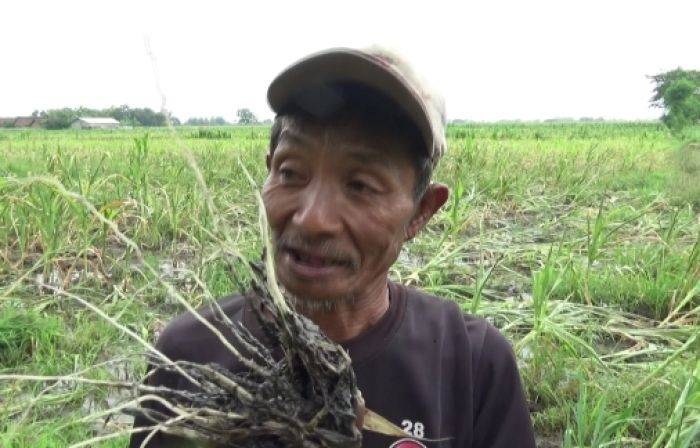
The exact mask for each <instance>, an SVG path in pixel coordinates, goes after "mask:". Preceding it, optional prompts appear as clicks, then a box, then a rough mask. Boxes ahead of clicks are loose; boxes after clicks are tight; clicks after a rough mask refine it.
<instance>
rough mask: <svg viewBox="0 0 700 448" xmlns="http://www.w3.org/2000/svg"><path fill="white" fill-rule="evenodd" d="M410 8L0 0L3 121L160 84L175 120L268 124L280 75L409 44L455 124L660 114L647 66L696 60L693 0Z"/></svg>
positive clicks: (143, 101) (151, 91) (142, 96)
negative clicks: (302, 60) (248, 118)
mask: <svg viewBox="0 0 700 448" xmlns="http://www.w3.org/2000/svg"><path fill="white" fill-rule="evenodd" d="M408 4H409V2H406V1H397V2H393V1H381V0H371V1H359V0H353V1H342V2H333V1H319V2H312V1H302V0H293V1H282V2H277V1H254V0H250V1H248V2H241V1H238V2H234V1H218V2H215V1H203V0H198V1H196V2H195V1H191V2H175V1H169V2H165V1H111V2H99V1H85V2H82V1H81V2H78V1H64V2H58V1H43V0H40V1H37V0H33V1H29V2H22V1H11V0H2V4H1V7H0V42H1V43H2V48H1V50H0V61H1V62H0V116H12V115H22V114H24V115H28V114H31V112H32V111H33V110H35V109H39V110H42V109H49V108H58V107H65V106H70V107H76V106H81V105H82V106H87V107H94V108H102V107H107V106H110V105H119V104H128V105H130V106H147V107H151V108H154V109H160V107H161V96H160V94H159V93H158V89H157V87H156V85H157V83H156V78H159V80H160V86H161V88H162V91H163V94H164V95H165V97H166V108H167V109H168V110H171V111H173V113H174V114H175V116H177V117H179V118H180V119H183V120H184V119H187V118H188V117H193V116H217V115H221V116H224V117H226V118H228V119H229V120H234V119H235V112H236V110H237V109H239V108H242V107H248V108H250V109H252V110H253V112H254V113H255V114H256V115H258V117H259V118H261V119H262V118H270V117H271V116H272V112H271V111H270V109H269V108H268V106H267V103H266V100H265V92H266V89H267V85H268V84H269V82H270V80H271V79H272V78H273V77H274V76H275V75H276V74H277V72H279V71H280V70H282V69H283V68H284V67H285V66H287V65H288V64H290V63H292V62H293V61H294V60H296V59H298V58H299V57H301V56H303V55H305V54H307V53H309V52H313V51H316V50H320V49H323V48H327V47H333V46H366V45H370V44H380V45H384V46H387V47H390V48H393V49H396V50H398V51H399V52H401V53H402V54H404V55H405V56H406V57H407V58H408V59H409V60H411V61H412V62H413V63H414V65H415V67H416V69H417V70H418V71H419V72H421V73H422V74H423V75H424V77H425V78H427V79H428V81H430V83H431V85H432V86H433V87H434V88H435V89H436V90H438V91H440V92H441V93H442V94H443V95H444V96H445V98H446V102H447V114H448V117H449V118H452V119H454V118H465V119H472V120H501V119H521V120H533V119H545V118H552V117H585V116H587V117H604V118H609V119H650V118H656V117H658V116H659V115H660V111H659V110H658V109H651V108H649V106H648V100H649V97H650V96H651V88H652V86H651V84H650V83H649V80H648V79H647V77H646V75H651V74H654V73H658V72H660V71H665V70H669V69H673V68H675V67H678V66H681V67H683V68H693V69H700V34H698V17H700V1H698V0H685V1H677V0H664V1H661V0H659V1H643V0H642V1H640V0H638V1H620V0H605V1H598V0H571V1H566V0H559V1H523V0H515V1H497V0H471V1H460V2H443V1H438V0H429V1H425V2H415V6H407V5H408ZM145 41H148V42H150V48H151V51H152V54H153V58H151V57H149V55H148V51H147V48H146V45H145V43H144V42H145ZM152 61H155V64H153V63H152ZM154 65H155V67H157V70H154ZM156 72H157V73H158V75H157V76H156V75H155V73H156Z"/></svg>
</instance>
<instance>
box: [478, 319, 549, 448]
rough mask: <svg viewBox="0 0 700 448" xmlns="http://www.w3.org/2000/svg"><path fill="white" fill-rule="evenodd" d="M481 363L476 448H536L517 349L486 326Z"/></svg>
mask: <svg viewBox="0 0 700 448" xmlns="http://www.w3.org/2000/svg"><path fill="white" fill-rule="evenodd" d="M478 359H479V361H478V364H477V365H476V366H475V370H476V373H475V379H476V381H475V384H474V394H475V402H474V444H473V446H474V447H475V448H476V447H478V448H506V447H515V446H517V447H522V448H529V447H532V448H534V447H535V436H534V431H533V428H532V421H531V419H530V413H529V411H528V407H527V401H526V399H525V394H524V392H523V388H522V383H521V381H520V374H519V373H518V365H517V362H516V360H515V355H514V354H513V349H512V348H511V346H510V344H509V343H508V341H507V340H506V338H505V337H503V335H502V334H501V333H500V332H499V331H498V330H497V329H496V328H495V327H493V326H492V325H490V324H486V330H485V334H484V338H483V344H482V347H481V354H480V356H478Z"/></svg>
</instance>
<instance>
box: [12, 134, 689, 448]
mask: <svg viewBox="0 0 700 448" xmlns="http://www.w3.org/2000/svg"><path fill="white" fill-rule="evenodd" d="M696 134H697V133H696ZM268 136H269V128H268V127H262V126H260V127H242V126H241V127H220V128H194V127H178V128H175V129H172V130H169V129H164V128H163V129H161V128H158V129H152V130H148V131H146V130H145V129H129V130H115V131H38V130H23V131H19V130H0V447H3V448H18V447H37V448H41V447H65V446H70V445H71V444H78V443H79V442H81V441H86V440H89V439H91V438H94V437H99V438H102V439H101V440H100V441H99V442H98V441H94V442H89V443H88V444H87V446H98V445H99V446H109V447H123V446H125V445H126V441H127V440H128V435H126V434H125V433H124V431H128V429H129V428H130V420H129V417H127V416H124V415H119V413H117V414H116V415H114V416H111V417H107V414H104V413H102V411H104V410H106V409H109V408H111V407H115V406H118V405H119V404H120V403H121V402H122V401H123V399H124V396H123V395H122V392H119V391H118V390H115V389H114V388H112V387H111V386H110V384H112V382H118V381H138V380H140V378H141V377H142V376H143V374H144V373H145V349H144V346H143V344H141V343H140V342H139V339H140V340H142V341H147V342H151V343H153V342H154V341H155V339H156V338H157V336H158V334H159V331H160V330H161V329H162V328H163V326H164V325H165V324H166V323H167V322H168V320H170V319H171V318H172V317H174V316H176V315H177V314H180V313H182V312H183V311H185V308H184V306H183V304H182V303H181V302H180V300H178V297H184V298H185V300H186V301H187V302H188V303H189V304H190V305H192V306H194V307H197V306H201V305H202V304H203V303H204V302H205V301H206V300H209V299H211V298H216V297H221V296H224V295H227V294H230V293H232V292H235V290H236V283H235V281H234V279H233V273H234V272H235V271H236V268H237V266H236V263H234V262H231V261H230V258H229V257H228V256H227V253H229V251H230V250H232V248H235V250H237V251H239V252H240V253H242V254H243V255H245V256H246V257H249V258H250V259H257V258H258V257H259V256H260V253H261V248H262V241H261V237H260V232H259V230H258V208H257V202H256V196H255V190H256V188H259V186H260V185H261V184H262V182H263V181H264V179H265V175H266V169H265V163H264V161H265V155H266V152H267V144H268V141H267V139H268ZM448 146H449V150H448V154H447V156H446V157H445V158H444V159H443V161H442V162H441V165H440V166H439V169H438V171H437V173H436V179H437V180H438V181H441V182H444V183H446V184H448V185H449V187H450V191H451V197H450V199H449V200H448V203H447V204H446V206H445V208H444V209H443V210H442V211H441V212H440V213H439V214H438V215H437V216H436V217H435V218H434V219H433V221H431V223H430V224H429V225H428V227H427V229H426V230H425V231H424V232H423V233H422V234H420V235H419V236H418V237H417V238H416V239H415V240H414V241H412V242H411V243H409V244H407V245H406V246H405V247H404V250H403V252H402V254H401V256H400V258H399V260H398V262H397V263H396V264H395V265H394V267H393V268H392V271H391V276H392V277H393V278H394V279H395V280H397V281H401V282H403V283H405V284H409V285H413V286H417V287H420V288H423V289H424V290H427V291H429V292H431V293H433V294H436V295H439V296H442V297H445V298H448V299H450V300H454V301H456V302H457V303H458V304H459V305H460V306H461V307H462V309H463V310H464V311H465V312H469V313H473V314H477V315H480V316H483V317H485V318H487V319H488V320H490V321H491V322H493V323H494V324H495V325H496V326H497V327H498V328H500V329H501V330H502V331H503V332H504V334H505V335H506V336H507V337H508V339H509V340H510V341H511V342H512V343H513V347H514V351H515V353H516V355H517V357H518V361H519V364H520V369H521V374H522V376H523V380H524V383H525V388H526V392H527V395H528V399H529V402H530V408H531V412H532V417H533V420H534V424H535V428H536V431H537V434H538V439H539V444H540V445H541V446H543V447H554V446H557V447H558V446H565V447H603V446H629V447H655V448H656V447H689V446H700V443H698V440H700V357H699V354H700V341H699V340H698V339H699V338H698V336H699V334H700V144H698V143H692V141H690V142H689V141H681V140H680V139H676V138H673V137H672V136H671V135H670V134H669V133H668V131H667V130H666V128H665V127H664V126H663V125H661V124H657V123H570V124H559V123H543V124H491V125H489V124H465V125H453V126H451V127H450V128H449V129H448ZM248 174H249V175H250V177H248ZM57 378H60V379H61V380H60V381H58V380H57ZM100 381H102V382H101V383H100Z"/></svg>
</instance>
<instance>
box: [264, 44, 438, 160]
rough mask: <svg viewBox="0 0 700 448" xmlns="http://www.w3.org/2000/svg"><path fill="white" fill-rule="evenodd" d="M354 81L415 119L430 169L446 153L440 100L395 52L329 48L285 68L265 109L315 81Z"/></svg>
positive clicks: (289, 98) (281, 105) (280, 104)
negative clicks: (381, 95) (430, 162)
mask: <svg viewBox="0 0 700 448" xmlns="http://www.w3.org/2000/svg"><path fill="white" fill-rule="evenodd" d="M335 82H355V83H358V84H363V85H366V86H368V87H371V88H373V89H375V90H378V91H379V92H382V93H383V94H384V95H386V96H387V97H388V98H390V99H391V100H393V101H394V102H395V103H396V104H397V105H398V106H399V107H400V108H401V109H403V111H404V112H405V113H406V116H407V117H408V118H409V119H410V120H411V121H413V123H415V125H416V126H417V127H418V129H419V130H420V132H421V135H422V136H423V139H424V141H425V145H426V150H427V152H428V154H429V156H430V159H431V161H432V164H433V167H435V165H436V164H437V162H438V160H439V159H440V157H442V155H443V154H444V152H445V149H446V143H445V104H444V101H443V99H442V97H440V96H439V95H437V94H435V93H433V92H431V91H430V89H428V88H427V87H426V84H425V82H423V81H422V80H421V79H420V78H419V77H418V76H417V75H416V73H415V72H414V71H413V69H412V68H411V66H410V65H409V64H408V63H407V62H406V61H405V60H404V59H403V58H401V57H399V56H398V55H397V54H395V53H393V52H391V51H388V50H386V49H383V48H379V47H371V48H368V49H364V50H357V49H352V48H331V49H328V50H324V51H321V52H318V53H314V54H311V55H309V56H307V57H305V58H302V59H300V60H299V61H297V62H295V63H294V64H292V65H291V66H289V67H287V68H286V69H285V70H284V71H282V73H280V74H279V75H277V77H276V78H275V79H274V80H273V81H272V83H271V84H270V87H269V88H268V90H267V100H268V102H269V103H270V107H271V108H272V110H273V111H275V112H276V113H279V112H280V111H281V110H283V109H284V108H285V107H286V106H287V105H289V104H290V103H292V102H294V101H296V97H297V95H298V93H299V92H301V91H303V90H304V89H308V88H309V87H311V86H315V85H322V86H323V85H329V84H331V83H335Z"/></svg>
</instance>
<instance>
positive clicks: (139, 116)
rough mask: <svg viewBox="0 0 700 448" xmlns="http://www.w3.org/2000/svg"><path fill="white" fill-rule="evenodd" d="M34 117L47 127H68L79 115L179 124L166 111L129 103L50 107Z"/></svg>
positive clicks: (123, 121) (128, 122)
mask: <svg viewBox="0 0 700 448" xmlns="http://www.w3.org/2000/svg"><path fill="white" fill-rule="evenodd" d="M32 116H33V117H37V118H39V119H40V121H41V124H42V126H43V127H44V128H46V129H67V128H69V127H70V125H71V124H72V123H73V122H74V121H75V120H76V119H77V118H79V117H111V118H114V119H115V120H117V121H119V122H120V123H121V124H122V125H126V126H165V125H166V124H167V120H168V118H170V120H171V122H175V124H179V120H177V118H175V117H168V115H166V113H163V112H156V111H154V110H153V109H151V108H148V107H129V106H127V105H122V106H112V107H108V108H106V109H92V108H88V107H78V108H70V107H64V108H62V109H49V110H42V111H34V113H33V114H32Z"/></svg>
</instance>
